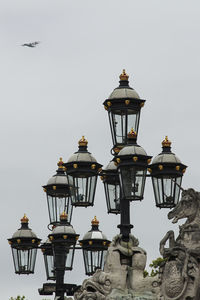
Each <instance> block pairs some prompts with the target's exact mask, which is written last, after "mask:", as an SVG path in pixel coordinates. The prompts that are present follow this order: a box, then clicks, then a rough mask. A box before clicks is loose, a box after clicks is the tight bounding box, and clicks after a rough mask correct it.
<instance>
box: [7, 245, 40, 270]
mask: <svg viewBox="0 0 200 300" xmlns="http://www.w3.org/2000/svg"><path fill="white" fill-rule="evenodd" d="M12 253H13V260H14V266H15V273H17V274H30V273H34V268H35V260H36V254H37V249H36V248H34V249H28V250H19V249H15V248H12Z"/></svg>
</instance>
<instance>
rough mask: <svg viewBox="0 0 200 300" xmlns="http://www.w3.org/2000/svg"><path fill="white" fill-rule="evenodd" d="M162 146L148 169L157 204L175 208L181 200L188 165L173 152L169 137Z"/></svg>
mask: <svg viewBox="0 0 200 300" xmlns="http://www.w3.org/2000/svg"><path fill="white" fill-rule="evenodd" d="M162 146H163V151H162V152H161V153H160V154H159V155H158V156H157V157H156V158H155V159H154V160H153V162H152V164H151V165H149V168H148V171H149V173H150V176H151V178H152V185H153V191H154V197H155V202H156V206H157V207H159V208H173V207H175V206H176V205H177V204H178V202H179V197H180V190H181V183H182V177H183V174H184V172H185V170H186V168H187V166H186V165H184V164H182V163H181V162H180V160H179V159H178V158H177V157H176V156H175V154H174V153H172V152H171V142H170V141H169V140H168V137H166V138H165V140H164V141H163V142H162ZM165 157H167V159H165Z"/></svg>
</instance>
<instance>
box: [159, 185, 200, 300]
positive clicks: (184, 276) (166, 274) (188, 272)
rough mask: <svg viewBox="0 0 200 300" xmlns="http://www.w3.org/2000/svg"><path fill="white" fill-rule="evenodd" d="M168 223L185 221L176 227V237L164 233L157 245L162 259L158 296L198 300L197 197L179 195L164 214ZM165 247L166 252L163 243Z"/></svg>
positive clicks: (166, 299) (189, 192)
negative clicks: (169, 221) (176, 201)
mask: <svg viewBox="0 0 200 300" xmlns="http://www.w3.org/2000/svg"><path fill="white" fill-rule="evenodd" d="M168 218H169V219H173V220H172V223H177V221H178V220H179V219H182V218H187V220H186V222H185V224H183V225H182V226H180V227H179V236H178V237H177V239H175V237H174V232H173V231H168V232H167V234H166V235H165V237H164V238H163V239H162V241H161V242H160V253H161V254H162V255H163V257H164V258H165V259H166V261H165V263H164V265H163V266H162V268H161V269H160V281H161V283H162V284H161V292H160V299H164V300H199V299H200V289H199V287H200V193H199V192H196V191H194V190H193V189H188V190H186V191H183V193H182V198H181V201H180V202H179V204H178V205H177V206H176V207H175V208H174V209H173V210H172V211H171V212H169V214H168ZM167 241H169V247H168V248H166V247H165V245H166V242H167Z"/></svg>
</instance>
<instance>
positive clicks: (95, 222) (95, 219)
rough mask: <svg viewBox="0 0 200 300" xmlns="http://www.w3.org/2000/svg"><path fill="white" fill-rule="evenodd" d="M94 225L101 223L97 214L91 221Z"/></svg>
mask: <svg viewBox="0 0 200 300" xmlns="http://www.w3.org/2000/svg"><path fill="white" fill-rule="evenodd" d="M91 223H92V225H99V221H98V220H97V217H96V216H95V217H94V219H93V220H92V221H91Z"/></svg>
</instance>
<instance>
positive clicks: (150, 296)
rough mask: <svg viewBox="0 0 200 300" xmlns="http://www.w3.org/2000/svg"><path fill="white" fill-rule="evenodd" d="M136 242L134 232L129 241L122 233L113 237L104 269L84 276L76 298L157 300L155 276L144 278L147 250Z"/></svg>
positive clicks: (157, 289) (84, 299) (88, 299)
mask: <svg viewBox="0 0 200 300" xmlns="http://www.w3.org/2000/svg"><path fill="white" fill-rule="evenodd" d="M138 244H139V242H138V240H137V239H136V238H135V237H134V236H133V235H130V238H129V242H124V241H123V240H122V239H121V235H117V236H115V237H114V238H113V241H112V243H111V246H110V247H109V249H108V252H107V256H106V258H105V266H104V271H101V270H97V271H96V273H95V274H94V275H93V276H92V277H90V278H89V279H86V280H85V281H84V282H83V285H82V287H81V288H80V289H79V291H77V292H76V293H75V295H74V297H75V299H76V300H90V299H98V300H103V299H107V300H111V299H118V300H120V299H122V298H123V300H128V299H131V300H156V299H157V296H156V295H157V294H158V292H159V288H158V287H159V283H158V278H156V277H154V278H152V277H149V276H148V277H146V278H144V276H143V273H144V269H145V266H146V251H145V250H143V249H142V248H140V247H138Z"/></svg>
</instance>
